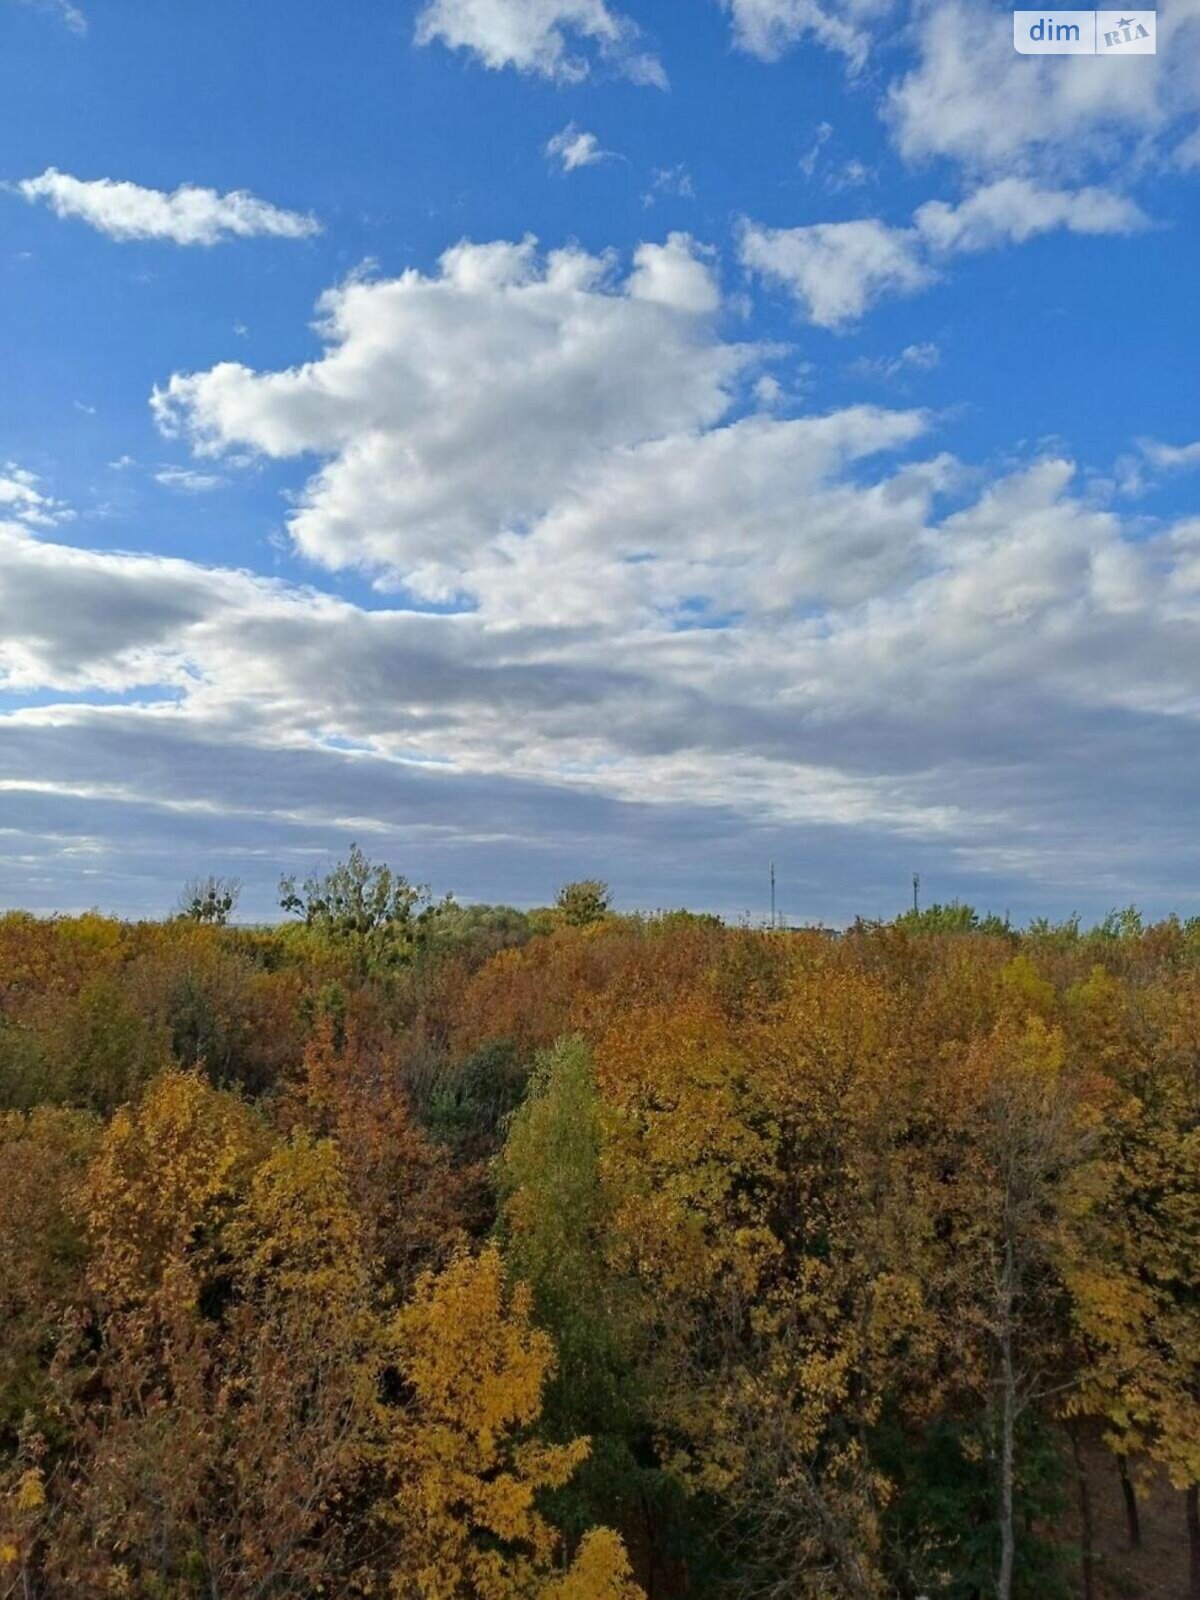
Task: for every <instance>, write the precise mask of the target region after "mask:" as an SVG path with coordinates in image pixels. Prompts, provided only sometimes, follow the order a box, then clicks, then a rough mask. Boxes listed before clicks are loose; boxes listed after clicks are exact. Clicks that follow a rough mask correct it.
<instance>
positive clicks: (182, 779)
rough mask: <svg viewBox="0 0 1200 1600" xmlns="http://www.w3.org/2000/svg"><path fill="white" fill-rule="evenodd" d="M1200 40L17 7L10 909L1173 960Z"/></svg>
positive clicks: (511, 2)
mask: <svg viewBox="0 0 1200 1600" xmlns="http://www.w3.org/2000/svg"><path fill="white" fill-rule="evenodd" d="M1198 195H1200V0H1176V3H1174V4H1172V5H1169V6H1164V7H1163V8H1162V9H1161V10H1160V11H1159V12H1158V14H1157V54H1156V55H1153V56H1147V55H1141V56H1136V57H1134V56H1128V55H1126V56H1124V57H1120V58H1112V57H1108V58H1100V57H1090V56H1025V55H1018V54H1017V53H1016V51H1015V50H1014V48H1013V24H1012V17H1011V14H1010V12H1009V11H1006V10H1002V9H999V8H996V7H993V6H991V5H989V4H987V3H986V0H915V3H909V0H891V3H888V0H420V3H412V0H355V3H354V4H353V5H336V4H334V3H333V0H255V3H254V4H250V5H247V4H246V3H245V0H200V3H195V4H190V5H183V4H178V3H167V4H164V3H163V0H122V3H121V4H120V5H111V4H107V5H104V4H101V3H100V0H90V3H89V0H79V3H78V4H75V3H68V0H0V906H9V907H12V906H21V907H26V908H29V909H32V910H37V911H43V912H49V911H69V910H77V909H82V908H86V907H89V906H97V907H99V908H101V909H103V910H106V911H111V912H116V913H120V914H124V915H133V916H156V915H163V914H165V913H167V912H168V911H169V910H170V908H171V905H172V902H173V901H174V899H175V897H176V895H177V893H178V891H179V888H180V885H181V883H182V882H183V880H184V879H185V878H187V877H189V876H190V875H192V874H194V873H199V872H209V871H212V872H218V873H221V874H228V875H234V876H236V877H238V878H240V879H241V880H242V882H243V883H244V886H245V887H244V890H243V898H242V902H241V907H240V913H241V915H242V916H243V917H245V918H251V919H265V918H268V917H271V916H273V915H275V914H277V906H276V901H277V896H276V892H275V891H276V884H277V880H278V878H279V876H280V874H281V873H291V872H297V871H298V872H300V873H301V874H304V873H306V872H308V871H309V870H320V869H322V868H323V867H324V866H326V865H327V864H329V863H330V862H331V861H332V860H334V859H335V858H336V857H337V856H339V855H341V854H344V853H345V851H346V849H347V848H348V846H349V844H350V843H351V841H355V840H356V841H357V842H358V843H360V844H361V845H362V846H363V848H364V849H365V850H366V851H367V852H368V854H369V855H371V856H373V857H375V858H377V859H384V860H387V861H389V862H390V863H391V864H392V865H393V867H395V868H397V869H398V870H400V871H403V872H404V873H406V874H407V875H408V876H409V877H410V878H411V879H413V880H415V881H419V882H424V883H428V884H430V885H431V886H432V888H433V890H434V891H435V892H436V893H438V894H439V895H440V894H442V893H445V892H446V891H451V890H452V891H454V892H455V893H456V894H457V895H458V896H459V897H460V898H461V899H464V900H485V901H506V902H509V903H514V904H518V905H526V904H539V903H545V902H546V901H547V900H548V899H550V898H551V897H552V896H553V894H554V893H555V890H556V888H557V887H558V886H559V885H560V884H561V883H563V882H564V881H566V880H569V879H572V878H576V877H581V876H585V875H586V876H593V875H595V876H599V877H602V878H605V879H607V880H608V882H609V883H610V884H611V886H612V889H613V891H614V896H615V900H616V903H617V905H618V906H620V907H621V908H624V909H633V908H641V909H645V910H653V909H655V908H663V907H672V906H679V905H688V906H691V907H692V908H693V909H709V910H715V911H718V912H721V913H722V914H724V915H726V916H728V917H732V918H737V917H749V918H750V919H752V920H753V919H757V918H759V917H761V916H762V915H763V914H764V913H765V911H766V908H767V904H768V893H769V890H768V871H769V864H770V863H771V862H772V861H774V863H775V864H776V871H777V876H778V882H779V904H780V908H781V911H782V913H783V914H784V916H785V917H787V918H788V919H790V920H793V921H796V922H807V921H823V922H828V923H835V924H841V923H845V922H847V921H849V920H851V919H853V918H854V917H855V916H856V915H859V914H861V915H863V916H866V917H875V916H890V915H893V914H895V912H896V911H898V910H900V909H903V907H904V905H905V904H907V903H908V901H909V900H910V898H911V887H910V886H911V878H912V874H913V873H914V872H916V873H919V874H920V875H921V880H922V893H923V895H924V897H925V899H926V901H930V900H934V899H937V900H943V901H944V900H948V899H951V898H962V899H967V900H970V901H971V902H972V903H974V904H976V905H977V906H979V907H980V908H981V909H991V910H995V911H999V912H1004V911H1007V912H1009V913H1010V914H1011V915H1012V916H1013V917H1014V918H1015V919H1017V920H1024V919H1026V918H1028V917H1030V916H1033V915H1039V914H1045V915H1049V916H1054V917H1059V916H1066V915H1069V914H1071V913H1073V912H1078V913H1080V914H1081V915H1082V916H1083V917H1084V918H1085V919H1088V920H1090V919H1092V918H1097V917H1102V916H1103V915H1104V914H1105V913H1106V912H1107V911H1108V910H1109V909H1110V908H1111V907H1114V906H1120V905H1125V904H1128V903H1130V902H1137V903H1138V904H1140V905H1141V906H1143V907H1144V908H1145V910H1146V911H1147V912H1148V913H1149V914H1151V915H1162V914H1165V913H1167V912H1169V911H1171V910H1178V911H1179V912H1180V913H1181V914H1185V915H1186V914H1192V913H1196V912H1200V842H1198V838H1197V828H1196V818H1197V807H1196V799H1195V797H1196V795H1197V793H1198V792H1200V740H1198V738H1197V733H1198V731H1200V629H1198V626H1197V624H1198V622H1200V382H1198V381H1197V358H1198V356H1200V311H1198V302H1200V293H1198V286H1200V206H1198V204H1197V198H1198Z"/></svg>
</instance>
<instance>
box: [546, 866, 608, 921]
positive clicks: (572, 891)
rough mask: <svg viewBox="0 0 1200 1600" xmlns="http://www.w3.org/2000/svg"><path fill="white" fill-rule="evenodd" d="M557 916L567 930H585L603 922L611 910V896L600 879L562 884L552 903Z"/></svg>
mask: <svg viewBox="0 0 1200 1600" xmlns="http://www.w3.org/2000/svg"><path fill="white" fill-rule="evenodd" d="M554 906H555V909H556V910H557V912H558V914H559V916H560V917H561V918H562V920H563V921H564V922H565V923H566V924H567V926H568V927H569V928H586V927H587V926H588V924H589V923H592V922H603V920H604V918H605V917H606V916H608V914H609V912H610V911H611V910H612V894H611V893H610V891H609V887H608V885H607V884H606V883H604V882H603V881H602V880H601V879H600V878H579V879H577V880H576V881H575V882H574V883H564V884H563V886H562V888H561V889H560V890H559V891H558V898H557V899H556V900H555V902H554Z"/></svg>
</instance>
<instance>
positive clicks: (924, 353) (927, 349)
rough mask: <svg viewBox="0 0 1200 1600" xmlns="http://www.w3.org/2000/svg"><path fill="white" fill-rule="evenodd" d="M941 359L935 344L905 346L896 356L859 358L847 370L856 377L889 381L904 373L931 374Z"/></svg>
mask: <svg viewBox="0 0 1200 1600" xmlns="http://www.w3.org/2000/svg"><path fill="white" fill-rule="evenodd" d="M941 359H942V352H941V351H940V350H939V349H938V347H937V345H936V344H931V343H924V344H906V345H905V346H904V349H903V350H901V352H900V354H899V355H896V356H878V357H870V356H859V357H858V359H857V360H856V361H852V362H851V363H850V366H849V368H848V369H847V370H848V371H850V372H853V373H854V374H855V375H856V376H857V377H862V378H881V379H883V380H885V381H889V380H891V379H892V378H898V377H899V376H900V375H901V374H902V373H904V372H932V371H933V369H934V368H935V367H936V366H938V365H939V364H940V362H941Z"/></svg>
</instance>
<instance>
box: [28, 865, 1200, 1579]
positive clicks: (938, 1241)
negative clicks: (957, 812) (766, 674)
mask: <svg viewBox="0 0 1200 1600" xmlns="http://www.w3.org/2000/svg"><path fill="white" fill-rule="evenodd" d="M281 895H282V898H283V901H284V905H285V909H286V910H287V911H288V912H290V913H291V914H292V920H291V921H288V922H284V923H281V924H280V925H279V926H277V927H270V928H253V927H239V926H236V925H234V924H233V923H232V922H231V921H230V914H231V912H232V911H233V910H234V907H235V906H236V900H237V885H236V884H235V883H234V882H232V881H231V880H226V879H220V878H211V877H209V878H197V879H194V880H192V882H191V883H190V884H189V886H188V887H187V889H186V890H185V892H184V894H183V895H182V896H181V899H180V903H179V905H178V906H177V907H176V914H175V915H173V916H172V917H171V918H169V919H167V920H165V921H163V922H161V923H139V924H130V923H123V922H119V921H115V920H113V919H110V918H106V917H103V916H100V915H98V914H94V913H93V914H88V915H84V916H77V917H60V918H54V919H39V918H35V917H33V916H29V915H25V914H23V913H11V914H9V915H6V916H4V917H2V918H0V1146H2V1155H0V1160H2V1163H3V1167H2V1170H3V1173H4V1182H3V1184H2V1185H0V1318H2V1319H3V1325H4V1329H5V1334H4V1339H3V1343H2V1345H0V1595H2V1596H14V1597H15V1596H21V1597H34V1596H39V1597H55V1596H89V1597H90V1596H104V1595H123V1596H125V1595H127V1596H139V1597H140V1596H145V1597H147V1600H150V1597H155V1600H157V1597H169V1600H192V1597H196V1600H200V1597H202V1596H204V1597H220V1600H243V1597H245V1600H250V1597H252V1596H255V1597H257V1596H273V1595H297V1596H301V1595H303V1596H308V1595H338V1596H353V1595H364V1596H366V1595H381V1594H387V1593H392V1594H395V1595H399V1596H406V1597H409V1596H411V1597H420V1600H535V1597H536V1600H639V1597H640V1596H647V1597H651V1600H668V1597H674V1596H680V1597H682V1596H689V1597H691V1596H694V1597H698V1600H706V1597H709V1596H711V1597H714V1600H717V1597H725V1596H729V1597H732V1600H758V1597H762V1600H774V1597H778V1600H783V1597H785V1596H787V1597H811V1600H843V1597H845V1600H876V1597H885V1596H895V1597H905V1600H916V1597H917V1596H928V1597H930V1600H932V1597H935V1596H937V1597H945V1600H971V1597H976V1596H984V1595H987V1596H993V1595H998V1596H999V1597H1000V1600H1009V1597H1010V1596H1023V1597H1034V1596H1037V1597H1053V1596H1055V1595H1061V1596H1064V1597H1065V1596H1069V1595H1072V1594H1084V1595H1087V1596H1089V1597H1093V1596H1096V1597H1099V1596H1101V1595H1106V1594H1116V1593H1118V1592H1125V1593H1136V1592H1149V1591H1148V1590H1146V1591H1139V1590H1136V1589H1133V1590H1131V1589H1130V1588H1129V1587H1128V1584H1129V1582H1130V1581H1133V1582H1136V1581H1137V1579H1136V1577H1135V1578H1134V1579H1133V1580H1130V1579H1129V1578H1128V1576H1127V1575H1126V1577H1125V1578H1124V1579H1122V1577H1121V1572H1120V1570H1119V1567H1120V1563H1119V1562H1118V1561H1116V1559H1115V1558H1114V1557H1113V1556H1112V1554H1111V1551H1110V1548H1109V1546H1110V1545H1111V1543H1112V1541H1111V1540H1109V1541H1108V1542H1107V1543H1106V1540H1105V1538H1104V1537H1102V1536H1101V1535H1102V1532H1103V1530H1101V1529H1098V1527H1097V1513H1096V1504H1097V1495H1098V1492H1099V1491H1098V1487H1097V1486H1098V1485H1099V1483H1100V1482H1101V1480H1103V1481H1111V1483H1112V1484H1113V1485H1114V1486H1115V1485H1119V1496H1120V1498H1119V1502H1118V1503H1119V1504H1120V1505H1121V1506H1122V1507H1123V1508H1124V1509H1123V1517H1124V1519H1125V1520H1124V1521H1123V1522H1122V1526H1121V1529H1120V1538H1119V1540H1118V1543H1120V1544H1122V1545H1129V1546H1132V1547H1136V1546H1137V1544H1138V1542H1139V1540H1142V1539H1143V1534H1144V1530H1143V1528H1142V1526H1141V1520H1140V1518H1141V1512H1142V1510H1143V1509H1144V1508H1145V1506H1146V1505H1147V1504H1148V1503H1150V1499H1151V1498H1153V1499H1154V1503H1155V1504H1157V1505H1165V1506H1166V1507H1167V1508H1168V1512H1167V1515H1168V1517H1169V1519H1170V1520H1171V1525H1172V1526H1173V1527H1175V1528H1176V1529H1177V1530H1178V1541H1179V1546H1180V1548H1182V1549H1183V1550H1184V1558H1183V1560H1182V1562H1181V1564H1180V1565H1179V1569H1178V1572H1179V1578H1178V1582H1179V1584H1180V1586H1181V1587H1180V1588H1178V1589H1176V1590H1172V1591H1167V1590H1166V1589H1164V1590H1162V1592H1163V1593H1167V1592H1172V1593H1180V1592H1189V1591H1186V1590H1185V1589H1184V1588H1183V1587H1182V1586H1184V1585H1186V1584H1187V1583H1188V1582H1189V1581H1190V1583H1191V1585H1192V1588H1191V1590H1190V1592H1191V1593H1192V1594H1198V1593H1200V1588H1198V1587H1197V1586H1198V1585H1200V1512H1198V1509H1197V1485H1198V1484H1200V924H1198V923H1195V922H1189V923H1182V922H1179V921H1175V920H1171V921H1168V922H1164V923H1159V924H1156V925H1144V924H1143V923H1142V921H1141V919H1140V918H1139V917H1138V916H1137V914H1136V913H1134V912H1123V913H1119V914H1115V915H1114V916H1113V917H1111V918H1109V919H1108V920H1107V921H1106V922H1105V923H1103V924H1102V925H1101V926H1099V927H1098V928H1095V929H1092V930H1090V931H1088V930H1083V929H1081V928H1080V926H1079V925H1078V923H1077V922H1075V921H1072V922H1067V923H1064V924H1059V925H1050V924H1048V923H1039V924H1035V925H1033V926H1032V927H1030V928H1027V929H1025V930H1017V929H1014V928H1012V927H1011V926H1009V924H1008V923H1007V921H1006V920H1003V919H999V918H995V917H986V916H979V915H978V914H977V913H975V912H974V911H973V910H972V909H971V908H969V907H961V906H935V907H932V908H930V909H929V910H927V911H925V912H914V913H909V914H908V915H907V916H906V917H902V918H900V919H898V920H897V921H896V922H894V923H891V924H886V925H880V924H873V925H868V924H859V925H857V926H855V927H854V928H852V929H849V930H848V931H846V932H845V933H844V934H840V935H835V934H832V933H830V932H828V931H825V930H819V929H812V930H787V931H783V930H772V931H769V932H768V931H761V930H752V929H747V928H729V927H725V926H723V925H722V924H721V923H720V922H719V921H718V920H717V919H716V918H713V917H705V916H693V915H690V914H688V913H684V912H675V913H667V914H662V915H659V916H653V917H628V916H621V915H618V914H617V913H616V912H615V911H614V910H613V908H612V903H611V897H610V896H609V894H608V891H607V888H606V886H605V885H604V884H603V883H600V882H599V881H598V880H586V881H584V882H581V883H578V884H574V885H567V886H565V888H564V889H563V891H562V893H561V894H560V895H559V897H558V900H557V903H556V904H555V905H554V906H552V907H550V908H547V909H546V910H544V911H540V912H533V913H522V912H518V911H514V910H511V909H510V908H505V907H486V906H482V907H481V906H462V905H459V904H458V903H457V902H455V901H454V900H453V899H447V900H443V901H441V902H434V901H433V900H432V899H431V897H430V896H429V895H428V893H427V892H426V891H424V890H422V889H420V888H418V887H416V886H414V885H412V884H411V883H409V881H408V880H407V879H406V878H404V877H403V876H401V875H400V874H397V873H393V872H391V871H390V870H389V869H387V868H385V867H379V866H376V865H375V864H373V863H371V862H370V861H368V860H367V858H366V857H365V856H363V855H362V853H361V852H357V851H356V852H354V853H352V855H351V857H350V859H349V860H348V861H347V862H345V863H343V864H341V865H340V866H338V867H336V868H334V869H333V870H332V871H331V872H330V873H329V874H327V875H325V876H324V877H322V876H321V875H317V876H315V877H313V878H312V879H310V880H309V881H307V882H305V883H303V884H300V885H297V884H295V883H294V882H291V881H285V882H284V884H283V885H282V886H281ZM1106 1475H1107V1476H1106ZM1188 1540H1190V1546H1189V1545H1188V1544H1187V1541H1188ZM1189 1551H1190V1561H1191V1568H1190V1579H1189V1577H1188V1574H1187V1562H1188V1554H1189ZM1139 1570H1140V1569H1139ZM1121 1582H1124V1583H1125V1585H1126V1587H1125V1589H1124V1591H1120V1590H1119V1587H1118V1586H1119V1584H1120V1583H1121Z"/></svg>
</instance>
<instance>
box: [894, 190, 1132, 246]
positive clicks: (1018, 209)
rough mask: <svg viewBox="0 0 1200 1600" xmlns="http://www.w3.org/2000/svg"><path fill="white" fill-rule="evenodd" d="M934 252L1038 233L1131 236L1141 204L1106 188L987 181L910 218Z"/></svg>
mask: <svg viewBox="0 0 1200 1600" xmlns="http://www.w3.org/2000/svg"><path fill="white" fill-rule="evenodd" d="M913 222H914V224H915V225H916V228H917V231H918V233H920V234H921V235H922V237H923V238H924V239H925V241H926V243H927V244H928V245H929V246H930V248H931V249H934V250H944V251H948V252H954V251H960V250H992V249H995V248H996V246H997V245H1003V244H1024V243H1025V241H1026V240H1027V239H1032V238H1034V237H1035V235H1037V234H1039V233H1050V232H1053V231H1054V230H1055V229H1057V228H1065V229H1066V230H1067V231H1068V232H1069V233H1084V234H1130V233H1138V232H1140V231H1141V230H1142V229H1144V228H1146V227H1148V226H1149V223H1148V221H1147V218H1146V216H1145V213H1144V212H1143V211H1142V209H1141V207H1140V206H1138V205H1137V204H1136V203H1135V202H1134V201H1132V200H1130V199H1129V198H1128V197H1127V196H1126V195H1122V194H1115V193H1114V192H1113V191H1112V190H1111V189H1100V188H1086V189H1076V190H1069V189H1043V188H1039V187H1038V186H1037V185H1036V184H1034V183H1030V182H1029V181H1028V180H1027V179H1024V178H1001V179H999V180H998V181H997V182H995V183H991V184H986V185H985V186H984V187H983V188H981V189H977V190H976V191H975V193H974V194H972V195H970V196H969V197H968V198H967V199H966V200H964V201H962V202H961V204H959V205H957V206H953V205H948V204H947V203H946V201H944V200H929V201H927V202H926V203H925V204H924V205H923V206H919V207H918V208H917V211H916V213H915V215H914V217H913Z"/></svg>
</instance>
